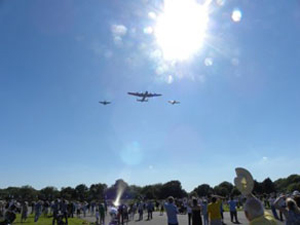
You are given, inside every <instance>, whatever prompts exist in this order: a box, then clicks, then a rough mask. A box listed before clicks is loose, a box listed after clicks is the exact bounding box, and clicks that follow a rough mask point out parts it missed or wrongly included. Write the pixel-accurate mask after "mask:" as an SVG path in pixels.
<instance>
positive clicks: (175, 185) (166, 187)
mask: <svg viewBox="0 0 300 225" xmlns="http://www.w3.org/2000/svg"><path fill="white" fill-rule="evenodd" d="M169 196H173V197H174V198H182V197H184V196H186V192H185V191H184V190H183V189H182V186H181V183H180V181H178V180H173V181H169V182H167V183H165V184H163V185H162V187H161V192H160V198H161V199H165V198H167V197H169Z"/></svg>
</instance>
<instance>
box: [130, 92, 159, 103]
mask: <svg viewBox="0 0 300 225" xmlns="http://www.w3.org/2000/svg"><path fill="white" fill-rule="evenodd" d="M127 94H129V95H133V96H137V97H140V98H141V99H137V101H138V102H148V98H152V97H159V96H162V94H156V93H153V94H152V93H149V92H148V91H146V92H141V93H139V92H128V93H127Z"/></svg>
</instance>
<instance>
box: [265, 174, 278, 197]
mask: <svg viewBox="0 0 300 225" xmlns="http://www.w3.org/2000/svg"><path fill="white" fill-rule="evenodd" d="M262 188H263V192H264V193H267V194H270V193H273V192H275V191H276V190H275V184H274V183H273V181H272V180H271V179H270V178H269V177H268V178H267V179H265V180H264V181H263V182H262Z"/></svg>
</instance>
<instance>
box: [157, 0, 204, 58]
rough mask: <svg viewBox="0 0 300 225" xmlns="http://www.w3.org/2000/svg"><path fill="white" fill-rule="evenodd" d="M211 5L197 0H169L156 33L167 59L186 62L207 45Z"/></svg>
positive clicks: (166, 1)
mask: <svg viewBox="0 0 300 225" xmlns="http://www.w3.org/2000/svg"><path fill="white" fill-rule="evenodd" d="M207 7H208V6H207V5H200V4H198V3H197V2H196V1H195V0H165V1H164V10H163V13H162V14H161V15H158V17H157V20H156V21H157V23H156V27H155V29H154V33H155V36H156V40H157V43H158V45H159V46H160V48H161V50H162V52H163V57H164V59H166V60H185V59H188V58H189V57H190V56H192V55H193V54H194V53H196V52H197V51H198V50H199V49H200V48H201V47H202V45H203V41H204V38H205V32H206V28H207V23H208V10H207Z"/></svg>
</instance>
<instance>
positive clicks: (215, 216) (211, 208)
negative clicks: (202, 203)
mask: <svg viewBox="0 0 300 225" xmlns="http://www.w3.org/2000/svg"><path fill="white" fill-rule="evenodd" d="M221 198H223V197H221V196H217V195H213V196H212V198H211V203H209V204H208V206H207V213H208V215H209V222H210V225H222V216H221V204H222V200H221Z"/></svg>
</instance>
